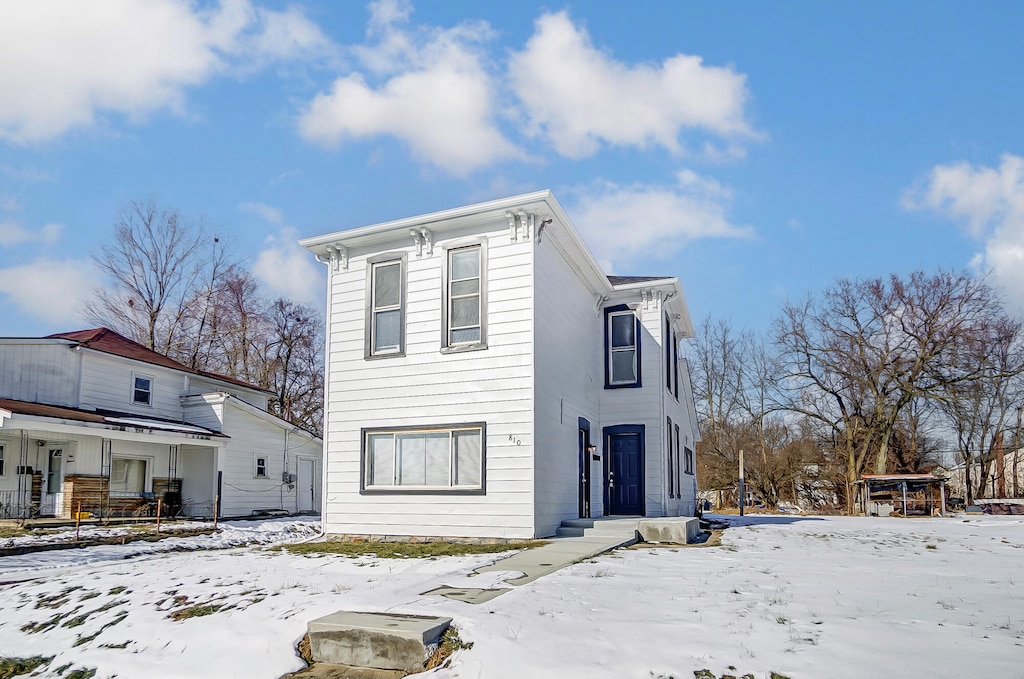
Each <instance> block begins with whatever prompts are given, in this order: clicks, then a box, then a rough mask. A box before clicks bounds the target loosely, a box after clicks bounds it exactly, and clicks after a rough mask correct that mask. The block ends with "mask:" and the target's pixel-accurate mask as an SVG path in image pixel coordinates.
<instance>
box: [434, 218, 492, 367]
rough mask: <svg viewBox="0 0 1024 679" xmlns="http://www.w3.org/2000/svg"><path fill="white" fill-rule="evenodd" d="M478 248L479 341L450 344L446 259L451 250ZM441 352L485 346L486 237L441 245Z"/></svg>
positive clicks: (473, 349) (450, 352)
mask: <svg viewBox="0 0 1024 679" xmlns="http://www.w3.org/2000/svg"><path fill="white" fill-rule="evenodd" d="M474 247H477V248H480V341H479V342H474V343H472V344H468V343H467V344H451V343H450V342H449V341H448V302H449V299H448V297H449V292H448V291H449V287H450V281H449V280H448V268H449V266H448V261H449V259H450V258H451V252H452V251H453V250H463V249H467V248H474ZM441 254H442V258H441V353H442V354H454V353H460V352H463V351H480V350H482V349H486V348H487V239H486V238H474V239H470V240H459V241H454V242H451V243H446V244H444V245H443V246H442V247H441Z"/></svg>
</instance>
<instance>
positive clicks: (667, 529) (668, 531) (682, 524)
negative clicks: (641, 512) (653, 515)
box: [636, 516, 700, 545]
mask: <svg viewBox="0 0 1024 679" xmlns="http://www.w3.org/2000/svg"><path fill="white" fill-rule="evenodd" d="M636 530H637V532H639V533H640V537H642V538H643V540H644V542H669V543H672V544H676V545H687V544H690V543H691V542H693V541H694V540H695V539H696V537H697V536H698V535H699V534H700V519H697V518H695V517H690V516H679V517H672V518H664V519H642V520H640V521H639V522H638V523H637V525H636Z"/></svg>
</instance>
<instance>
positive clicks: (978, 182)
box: [902, 153, 1024, 307]
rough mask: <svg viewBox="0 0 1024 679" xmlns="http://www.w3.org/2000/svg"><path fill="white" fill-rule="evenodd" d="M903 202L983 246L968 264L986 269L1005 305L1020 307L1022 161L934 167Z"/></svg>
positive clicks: (1006, 158) (1023, 289) (1023, 284)
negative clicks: (954, 225) (1002, 292)
mask: <svg viewBox="0 0 1024 679" xmlns="http://www.w3.org/2000/svg"><path fill="white" fill-rule="evenodd" d="M902 203H903V206H904V207H905V208H907V209H911V210H927V211H930V212H934V213H936V214H939V215H942V216H943V217H946V218H947V219H950V220H952V221H953V222H956V223H957V224H959V225H960V227H961V228H962V229H963V230H964V231H965V232H966V233H967V234H968V235H969V236H970V237H972V238H973V239H974V240H976V241H978V243H979V244H980V245H981V248H982V249H981V251H980V252H978V253H976V254H975V255H974V256H973V257H972V258H971V259H970V262H969V264H970V265H971V266H972V267H974V268H975V269H977V270H979V271H988V270H991V271H992V272H993V273H994V275H995V277H996V279H997V280H998V282H999V283H1001V284H1002V285H1003V287H1004V288H1005V289H1006V293H1007V298H1008V301H1009V302H1010V303H1011V304H1013V305H1014V306H1018V307H1020V306H1024V158H1022V157H1020V156H1015V155H1012V154H1009V153H1007V154H1004V155H1003V156H1002V158H1001V159H1000V162H999V167H986V166H984V165H971V164H970V163H967V162H959V163H952V164H949V165H937V166H935V167H934V168H932V169H931V171H930V172H929V173H928V174H927V176H926V177H925V178H924V179H923V180H921V181H920V182H918V183H917V184H916V185H915V186H913V187H912V188H910V189H908V190H907V191H905V192H904V194H903V196H902Z"/></svg>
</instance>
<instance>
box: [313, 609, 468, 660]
mask: <svg viewBox="0 0 1024 679" xmlns="http://www.w3.org/2000/svg"><path fill="white" fill-rule="evenodd" d="M451 622H452V619H451V618H441V617H434V616H426V615H402V614H397V613H362V612H357V611H338V612H336V613H332V614H330V615H325V616H324V617H322V618H317V619H316V620H313V621H312V622H310V623H309V627H308V632H309V644H310V651H311V653H312V655H313V660H315V661H317V662H322V663H330V664H332V665H352V666H355V667H369V668H374V669H384V670H404V671H406V672H418V671H421V670H422V669H423V663H424V661H425V660H426V659H427V658H429V657H430V655H431V653H433V652H434V650H435V649H436V648H437V644H438V640H439V639H440V638H441V635H442V634H443V633H444V631H445V630H446V629H448V626H449V625H450V624H451Z"/></svg>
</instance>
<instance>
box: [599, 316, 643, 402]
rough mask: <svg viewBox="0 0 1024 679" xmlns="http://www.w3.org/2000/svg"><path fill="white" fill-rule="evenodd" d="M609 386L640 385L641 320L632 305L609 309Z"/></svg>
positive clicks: (607, 365)
mask: <svg viewBox="0 0 1024 679" xmlns="http://www.w3.org/2000/svg"><path fill="white" fill-rule="evenodd" d="M605 321H606V323H605V347H606V354H605V386H606V387H609V388H614V387H639V386H640V337H639V335H640V333H639V325H640V322H639V321H638V320H637V318H636V315H635V314H634V313H633V311H632V310H631V309H629V308H628V307H615V308H612V309H607V310H606V311H605Z"/></svg>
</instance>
